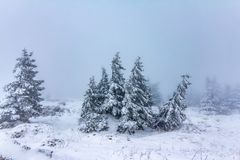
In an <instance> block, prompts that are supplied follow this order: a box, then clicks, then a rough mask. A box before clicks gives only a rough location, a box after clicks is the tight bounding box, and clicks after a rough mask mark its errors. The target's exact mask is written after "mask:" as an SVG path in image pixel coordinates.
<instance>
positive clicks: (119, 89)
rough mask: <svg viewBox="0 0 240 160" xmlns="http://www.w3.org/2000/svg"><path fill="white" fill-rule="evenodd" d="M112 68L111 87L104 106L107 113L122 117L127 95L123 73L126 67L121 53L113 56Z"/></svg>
mask: <svg viewBox="0 0 240 160" xmlns="http://www.w3.org/2000/svg"><path fill="white" fill-rule="evenodd" d="M111 68H112V77H111V80H110V89H109V93H108V97H107V99H106V101H105V103H104V105H103V108H104V110H105V112H106V113H109V114H112V115H113V116H114V117H116V118H120V117H121V110H122V107H123V100H124V97H125V89H124V84H125V79H124V77H123V73H122V71H123V70H125V68H124V67H123V66H122V62H121V59H120V56H119V53H117V54H116V55H115V57H114V58H113V60H112V67H111Z"/></svg>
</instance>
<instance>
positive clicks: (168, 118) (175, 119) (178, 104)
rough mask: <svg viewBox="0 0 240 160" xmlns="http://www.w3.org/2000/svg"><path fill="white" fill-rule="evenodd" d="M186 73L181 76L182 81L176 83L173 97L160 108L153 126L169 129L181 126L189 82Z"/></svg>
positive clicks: (184, 116) (184, 117)
mask: <svg viewBox="0 0 240 160" xmlns="http://www.w3.org/2000/svg"><path fill="white" fill-rule="evenodd" d="M189 78H190V77H189V76H188V75H183V76H182V79H183V80H182V82H181V83H180V84H179V85H178V87H177V91H176V92H174V94H173V97H172V98H171V99H170V100H169V101H168V102H167V103H166V104H165V105H164V106H163V108H162V109H161V110H160V114H159V116H157V120H156V122H155V124H154V126H153V127H155V128H159V129H163V130H165V131H170V130H174V129H177V128H179V127H181V125H182V123H183V121H185V120H186V115H185V114H184V113H183V111H184V110H185V109H186V107H187V105H186V104H185V101H184V100H185V96H186V90H187V89H188V86H189V85H191V83H190V82H189V81H188V79H189Z"/></svg>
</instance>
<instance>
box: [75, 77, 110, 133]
mask: <svg viewBox="0 0 240 160" xmlns="http://www.w3.org/2000/svg"><path fill="white" fill-rule="evenodd" d="M101 112H102V111H101V104H100V103H99V100H98V91H97V86H96V82H95V79H94V77H92V78H90V82H89V89H88V90H87V91H86V94H85V99H84V102H83V105H82V113H81V118H80V120H79V123H80V130H81V131H83V132H87V133H89V132H95V131H96V132H99V131H103V130H106V129H108V123H107V118H106V117H105V116H104V115H103V114H101Z"/></svg>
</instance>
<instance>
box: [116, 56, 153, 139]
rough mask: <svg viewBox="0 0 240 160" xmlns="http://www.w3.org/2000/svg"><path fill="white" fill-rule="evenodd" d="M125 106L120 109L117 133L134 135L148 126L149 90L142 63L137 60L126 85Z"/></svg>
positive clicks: (149, 110) (150, 100)
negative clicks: (120, 115)
mask: <svg viewBox="0 0 240 160" xmlns="http://www.w3.org/2000/svg"><path fill="white" fill-rule="evenodd" d="M125 88H126V96H125V105H124V106H123V108H122V118H121V123H120V125H119V126H118V131H119V132H121V133H124V132H128V133H130V134H132V133H134V131H135V130H139V129H144V127H146V126H148V125H149V124H150V119H151V118H152V117H151V115H152V114H151V105H152V99H151V92H150V91H151V90H150V87H149V86H148V82H147V80H146V78H145V77H144V75H143V63H142V62H141V59H140V57H139V58H137V60H136V62H135V65H134V68H133V69H132V71H131V75H130V78H129V81H128V82H127V83H126V87H125Z"/></svg>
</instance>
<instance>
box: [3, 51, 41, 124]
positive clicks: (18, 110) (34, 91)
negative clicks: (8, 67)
mask: <svg viewBox="0 0 240 160" xmlns="http://www.w3.org/2000/svg"><path fill="white" fill-rule="evenodd" d="M22 52H23V53H22V56H21V57H20V58H18V59H17V64H16V66H15V68H14V70H13V73H14V74H15V81H14V82H12V83H10V84H8V85H7V86H5V89H4V90H5V91H6V92H7V93H8V94H7V101H6V104H5V105H4V108H5V109H7V110H9V112H8V114H9V113H11V116H12V118H13V117H14V118H13V119H14V120H20V121H22V122H28V121H29V118H31V117H35V116H40V115H41V111H42V105H41V104H40V102H41V101H43V98H42V97H41V92H42V91H43V90H44V87H42V84H43V82H44V81H43V80H36V76H37V74H38V71H37V65H36V64H35V62H36V61H35V60H34V59H33V58H32V56H33V52H27V50H26V49H24V50H23V51H22Z"/></svg>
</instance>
